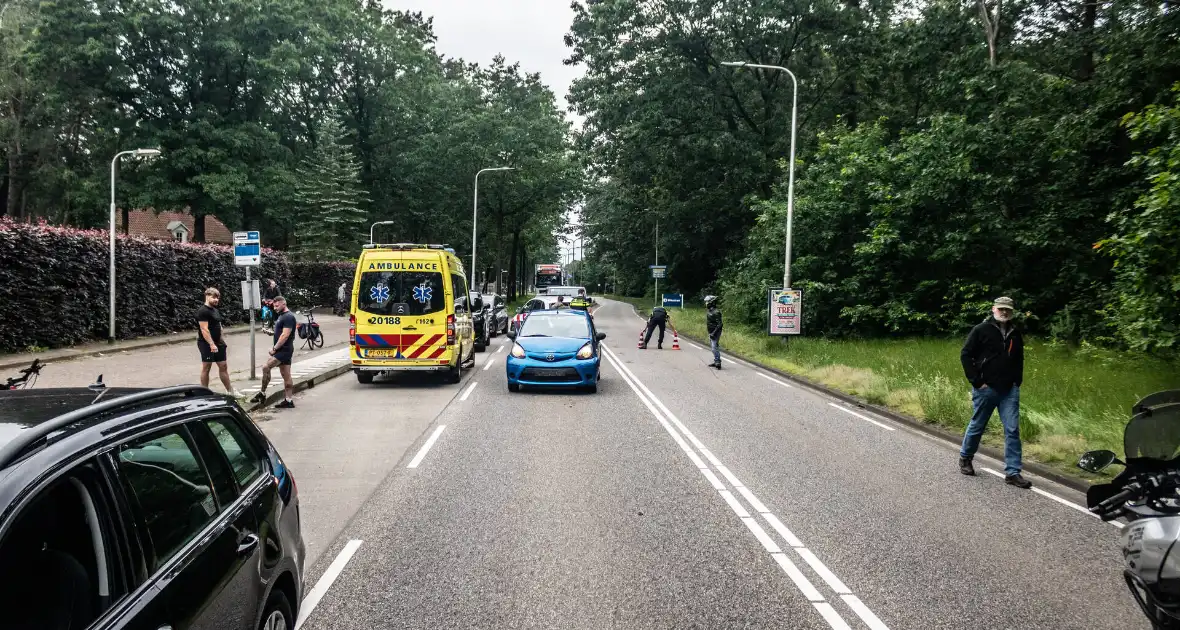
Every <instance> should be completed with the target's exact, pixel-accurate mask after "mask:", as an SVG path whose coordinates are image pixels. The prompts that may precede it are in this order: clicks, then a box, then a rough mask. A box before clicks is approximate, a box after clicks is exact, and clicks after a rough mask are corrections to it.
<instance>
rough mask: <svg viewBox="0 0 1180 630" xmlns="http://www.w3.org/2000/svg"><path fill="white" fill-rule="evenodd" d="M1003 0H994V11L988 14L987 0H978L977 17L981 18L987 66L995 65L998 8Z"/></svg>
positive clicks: (998, 25)
mask: <svg viewBox="0 0 1180 630" xmlns="http://www.w3.org/2000/svg"><path fill="white" fill-rule="evenodd" d="M1002 5H1003V0H996V9H995V12H994V13H991V14H989V12H988V10H987V1H986V0H979V17H980V18H981V19H982V20H983V34H984V36H985V37H986V38H987V58H988V67H989V68H993V69H994V68H995V67H996V36H997V35H998V34H999V32H1000V8H1001V7H1002Z"/></svg>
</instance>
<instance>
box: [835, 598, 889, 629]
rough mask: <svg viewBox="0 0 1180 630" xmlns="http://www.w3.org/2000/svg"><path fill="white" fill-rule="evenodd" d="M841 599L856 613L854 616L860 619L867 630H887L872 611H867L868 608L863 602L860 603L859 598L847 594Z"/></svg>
mask: <svg viewBox="0 0 1180 630" xmlns="http://www.w3.org/2000/svg"><path fill="white" fill-rule="evenodd" d="M843 598H844V603H845V604H848V607H849V608H851V609H852V612H854V613H856V616H857V617H860V620H861V621H863V622H865V624H866V625H867V626H868V627H869V630H889V628H888V627H887V626H886V625H885V624H884V623H883V622H882V621H881V620H880V619H879V618H878V617H877V615H874V614H873V611H871V610H869V607H868V606H865V605H864V602H862V601H860V598H859V597H857V596H856V595H851V594H849V595H844V596H843Z"/></svg>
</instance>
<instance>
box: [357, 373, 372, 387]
mask: <svg viewBox="0 0 1180 630" xmlns="http://www.w3.org/2000/svg"><path fill="white" fill-rule="evenodd" d="M374 376H376V374H374V373H372V372H361V371H358V372H357V373H356V380H357V382H358V383H360V384H361V385H368V384H370V383H372V382H373V377H374Z"/></svg>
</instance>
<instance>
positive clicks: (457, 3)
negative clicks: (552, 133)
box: [384, 0, 582, 120]
mask: <svg viewBox="0 0 1180 630" xmlns="http://www.w3.org/2000/svg"><path fill="white" fill-rule="evenodd" d="M384 3H385V6H386V7H388V8H390V9H396V10H403V11H420V12H422V13H423V14H424V15H427V16H431V17H433V18H434V33H435V35H437V36H438V45H437V48H438V52H439V53H440V54H442V55H445V56H447V57H462V58H463V59H465V60H467V61H474V62H477V63H479V64H480V65H482V66H487V65H489V64H490V63H491V62H492V58H493V57H495V56H496V55H497V54H502V55H504V57H505V58H506V59H507V60H508V61H509V63H512V62H520V66H521V68H523V69H524V70H525V71H527V72H540V73H541V80H542V81H544V82H545V84H546V85H548V86H549V89H551V90H553V93H554V94H556V95H557V105H558V107H559V108H560V109H561V110H562V111H565V110H566V109H567V108H568V107H569V104H568V103H566V100H565V97H566V94H568V93H569V86H570V82H572V81H573V80H574V78H575V77H578V76H580V75H581V74H582V70H581V68H579V67H569V66H565V65H563V64H562V63H561V62H562V60H563V59H565V58H566V57H568V56H569V49H568V48H566V46H565V42H564V41H563V39H562V38H563V37H565V34H566V33H567V32H569V27H570V23H571V22H573V19H574V12H573V11H572V10H571V9H570V7H569V4H570V3H569V0H384ZM567 117H568V118H569V119H570V120H574V118H573V117H572V116H570V115H568V114H567Z"/></svg>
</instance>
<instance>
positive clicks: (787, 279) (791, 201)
mask: <svg viewBox="0 0 1180 630" xmlns="http://www.w3.org/2000/svg"><path fill="white" fill-rule="evenodd" d="M721 65H723V66H729V67H731V68H763V69H766V70H782V71H783V72H786V73H787V74H788V75H790V77H791V160H790V167H789V168H788V174H787V247H786V254H785V255H784V260H785V262H784V263H783V288H784V289H789V288H790V287H791V224H792V222H793V219H794V216H795V128H796V120H797V114H798V111H799V107H798V106H799V82H798V81H796V80H795V73H794V72H791V71H790V70H788V69H786V68H784V67H782V66H770V65H765V64H760V63H746V62H744V61H725V62H722V64H721Z"/></svg>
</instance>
